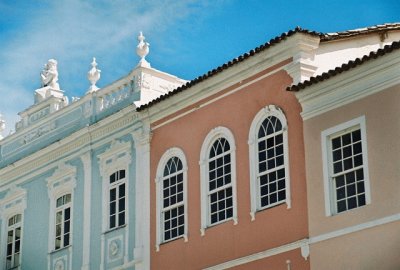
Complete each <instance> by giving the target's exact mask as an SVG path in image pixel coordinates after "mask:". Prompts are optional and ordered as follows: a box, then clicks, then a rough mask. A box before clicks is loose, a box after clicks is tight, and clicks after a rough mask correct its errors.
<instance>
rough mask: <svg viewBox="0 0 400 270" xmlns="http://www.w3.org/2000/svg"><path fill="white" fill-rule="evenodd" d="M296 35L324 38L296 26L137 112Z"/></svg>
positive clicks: (154, 100) (317, 33)
mask: <svg viewBox="0 0 400 270" xmlns="http://www.w3.org/2000/svg"><path fill="white" fill-rule="evenodd" d="M296 33H303V34H309V35H313V36H318V37H321V36H323V33H320V32H316V31H310V30H307V29H303V28H301V27H300V26H296V27H295V28H294V29H291V30H289V31H287V32H283V33H282V34H281V35H279V36H276V37H274V38H272V39H270V40H269V41H267V42H265V43H264V44H261V45H259V46H258V47H256V48H254V49H251V50H250V51H248V52H245V53H243V54H241V55H239V56H238V57H235V58H233V59H231V60H229V61H228V62H225V63H224V64H222V65H220V66H218V67H216V68H214V69H212V70H209V71H207V72H206V73H204V74H202V75H200V76H198V77H196V78H194V79H192V80H190V81H188V82H187V83H185V84H183V85H181V86H179V87H177V88H175V89H174V90H172V91H171V92H168V93H166V94H163V95H161V96H159V97H158V98H155V99H153V100H152V101H150V102H148V103H147V104H144V105H142V106H140V107H138V108H137V111H141V110H143V109H146V108H148V107H150V106H152V105H153V104H155V103H158V102H160V101H161V100H164V99H166V98H168V97H170V96H172V95H174V94H176V93H179V92H181V91H183V90H186V89H188V88H190V87H192V86H194V85H196V84H198V83H200V82H201V81H203V80H205V79H208V78H210V77H212V76H214V75H216V74H218V73H220V72H222V71H224V70H225V69H228V68H230V67H232V66H234V65H236V64H238V63H239V62H242V61H243V60H245V59H247V58H249V57H250V56H253V55H255V54H257V53H260V52H262V51H264V50H266V49H269V48H270V47H272V46H274V45H275V44H278V43H280V42H282V41H284V40H285V39H286V38H288V37H290V36H293V35H294V34H296Z"/></svg>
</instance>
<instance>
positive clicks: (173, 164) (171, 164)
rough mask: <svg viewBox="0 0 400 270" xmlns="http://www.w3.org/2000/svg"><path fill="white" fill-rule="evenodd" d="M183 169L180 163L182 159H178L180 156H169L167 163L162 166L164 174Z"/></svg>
mask: <svg viewBox="0 0 400 270" xmlns="http://www.w3.org/2000/svg"><path fill="white" fill-rule="evenodd" d="M182 169H183V165H182V161H181V160H180V158H178V157H176V156H174V157H171V158H170V159H169V160H168V162H167V164H166V165H165V168H164V176H168V175H171V174H174V173H176V172H179V171H181V170H182Z"/></svg>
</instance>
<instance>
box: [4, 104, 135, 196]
mask: <svg viewBox="0 0 400 270" xmlns="http://www.w3.org/2000/svg"><path fill="white" fill-rule="evenodd" d="M138 123H141V119H140V117H139V114H138V113H136V112H135V111H134V106H131V107H127V108H124V109H123V110H121V111H119V112H117V113H115V114H113V115H111V116H109V117H107V118H105V119H103V120H100V121H99V122H97V123H95V124H94V125H92V126H88V127H86V128H83V129H80V130H79V131H77V132H75V133H73V134H71V135H69V136H68V137H66V138H64V139H62V140H60V141H58V142H55V143H53V144H51V145H49V146H47V147H46V148H43V149H41V150H39V151H37V152H35V153H33V154H31V155H29V156H26V157H25V158H23V159H21V160H18V161H17V162H15V163H13V164H11V165H9V166H7V167H5V168H3V169H1V170H0V180H1V181H2V182H1V183H0V185H1V187H0V190H3V189H5V186H7V185H8V184H9V183H11V182H13V181H15V180H16V179H18V178H20V177H22V176H24V175H29V177H30V178H31V177H32V176H31V175H30V174H31V173H32V172H34V171H35V170H38V169H40V168H42V167H43V166H46V165H47V164H50V163H52V162H55V161H58V160H59V159H60V158H63V157H64V156H66V155H71V154H72V153H74V152H79V150H81V149H84V148H86V147H87V146H90V147H91V148H94V147H96V146H100V145H101V144H102V143H104V140H109V139H112V138H110V137H109V134H111V133H115V132H116V131H118V130H121V129H123V128H126V131H125V133H126V134H129V132H131V129H134V128H135V126H136V125H137V124H138ZM84 150H85V151H87V149H84ZM23 178H24V179H27V177H23ZM28 179H29V178H28Z"/></svg>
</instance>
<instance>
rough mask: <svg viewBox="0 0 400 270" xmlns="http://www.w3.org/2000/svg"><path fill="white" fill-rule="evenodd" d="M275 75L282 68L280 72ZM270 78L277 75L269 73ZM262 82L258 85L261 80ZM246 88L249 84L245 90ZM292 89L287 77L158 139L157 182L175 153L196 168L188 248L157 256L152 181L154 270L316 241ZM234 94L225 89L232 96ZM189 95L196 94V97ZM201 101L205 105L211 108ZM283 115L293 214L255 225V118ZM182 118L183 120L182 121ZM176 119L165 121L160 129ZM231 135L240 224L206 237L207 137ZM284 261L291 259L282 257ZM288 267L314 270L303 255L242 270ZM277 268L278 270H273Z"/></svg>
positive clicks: (277, 213) (252, 88)
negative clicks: (274, 110)
mask: <svg viewBox="0 0 400 270" xmlns="http://www.w3.org/2000/svg"><path fill="white" fill-rule="evenodd" d="M274 68H279V66H276V67H274ZM269 71H270V70H269ZM264 73H265V72H263V73H261V74H257V75H255V76H253V77H252V78H251V79H256V78H257V77H259V76H261V75H262V74H264ZM242 83H243V82H242ZM290 83H291V78H290V77H289V76H288V74H287V73H286V72H285V71H283V70H280V71H278V72H277V73H274V74H272V75H271V76H268V77H266V78H263V79H261V80H259V81H257V82H255V83H253V84H251V85H249V86H248V87H246V88H244V89H242V90H240V91H237V92H235V93H233V94H231V95H228V96H226V97H224V98H222V99H220V100H217V101H215V102H212V103H211V104H209V105H207V106H204V107H201V108H200V109H198V110H195V111H193V112H191V113H189V114H187V115H185V116H183V117H181V118H178V119H176V120H174V121H172V122H170V123H168V124H165V125H162V126H160V127H158V128H156V129H155V130H154V131H153V137H152V141H151V179H155V174H156V170H157V165H158V162H159V160H160V157H161V156H162V155H163V154H164V153H165V151H166V150H168V149H169V148H171V147H179V148H181V149H182V150H183V151H184V153H185V155H186V159H187V162H188V205H187V207H188V242H184V240H183V239H178V240H175V241H172V242H168V243H165V244H162V245H161V246H160V251H159V252H156V250H155V245H156V187H155V183H154V181H151V247H152V248H151V268H152V269H201V268H205V267H208V266H212V265H216V264H219V263H223V262H226V261H230V260H233V259H236V258H238V257H242V256H247V255H250V254H253V253H256V252H260V251H263V250H267V249H270V248H274V247H278V246H281V245H284V244H287V243H290V242H294V241H296V240H300V239H303V238H306V237H307V236H308V224H307V212H306V211H307V200H306V187H305V170H304V167H305V165H304V145H303V133H302V120H301V117H300V110H301V108H300V105H299V104H298V102H297V100H296V98H295V96H294V95H293V94H292V93H290V92H287V91H286V90H285V88H286V86H287V85H289V84H290ZM233 88H234V87H232V88H229V89H221V92H220V93H222V92H224V93H227V92H229V91H231V89H233ZM186 91H191V89H188V90H186ZM204 102H205V100H203V101H199V102H198V104H201V103H204ZM269 104H275V105H278V106H279V107H281V108H282V110H283V111H284V113H285V115H286V118H287V121H288V139H289V163H290V177H291V183H290V185H291V198H292V208H291V209H287V208H286V204H282V205H279V206H277V207H274V208H271V209H267V210H264V211H261V212H258V213H257V214H256V219H255V221H251V217H250V214H249V213H250V182H249V148H248V143H247V142H248V135H249V128H250V125H251V123H252V121H253V119H254V117H255V115H256V114H257V113H258V112H259V111H260V110H261V109H262V108H263V107H265V106H266V105H269ZM180 113H182V112H178V113H176V114H175V116H177V115H179V114H180ZM167 119H169V117H167V116H166V118H165V119H163V120H161V121H158V122H157V123H156V124H157V125H159V124H161V123H163V122H164V121H166V120H167ZM218 126H223V127H226V128H228V129H230V130H231V131H232V133H233V135H234V137H235V141H236V172H237V207H238V208H237V213H238V224H237V225H234V224H233V222H232V221H228V222H225V223H222V224H219V225H217V226H213V227H211V228H207V229H206V232H205V235H204V236H201V235H200V227H201V223H200V219H201V214H200V168H199V159H200V150H201V146H202V143H203V141H204V139H205V137H206V136H207V134H208V133H209V132H210V131H211V130H212V129H213V128H215V127H218ZM282 256H283V257H282ZM286 259H290V260H293V262H296V264H298V268H296V269H309V261H305V260H304V259H303V258H302V257H301V254H300V250H299V249H297V250H295V251H292V252H288V253H283V254H281V255H280V256H273V257H270V258H267V259H264V260H260V261H256V262H254V265H257V267H256V268H254V267H252V266H248V267H247V266H245V265H243V266H241V267H238V268H235V269H261V268H258V267H261V266H263V267H267V268H268V269H287V268H285V267H286V264H285V263H282V262H285V261H286ZM278 265H279V266H278ZM271 267H272V268H271Z"/></svg>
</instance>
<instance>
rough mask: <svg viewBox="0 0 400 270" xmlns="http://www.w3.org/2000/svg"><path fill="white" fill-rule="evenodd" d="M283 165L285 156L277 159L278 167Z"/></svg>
mask: <svg viewBox="0 0 400 270" xmlns="http://www.w3.org/2000/svg"><path fill="white" fill-rule="evenodd" d="M281 165H283V156H279V157H277V158H276V166H281Z"/></svg>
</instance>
